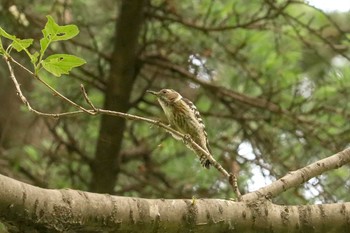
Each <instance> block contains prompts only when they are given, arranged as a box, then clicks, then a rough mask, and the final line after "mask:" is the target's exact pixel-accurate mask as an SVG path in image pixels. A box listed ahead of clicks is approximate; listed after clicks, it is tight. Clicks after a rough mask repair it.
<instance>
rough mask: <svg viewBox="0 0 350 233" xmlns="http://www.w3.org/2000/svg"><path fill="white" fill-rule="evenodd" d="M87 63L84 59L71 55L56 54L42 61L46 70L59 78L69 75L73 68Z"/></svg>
mask: <svg viewBox="0 0 350 233" xmlns="http://www.w3.org/2000/svg"><path fill="white" fill-rule="evenodd" d="M85 63H86V61H85V60H84V59H82V58H80V57H76V56H73V55H69V54H54V55H51V56H48V57H47V58H46V59H45V60H43V61H42V65H43V67H44V69H45V70H47V71H48V72H50V73H51V74H53V75H55V76H57V77H60V76H61V75H62V74H68V73H69V71H70V70H71V69H72V68H74V67H77V66H81V65H83V64H85Z"/></svg>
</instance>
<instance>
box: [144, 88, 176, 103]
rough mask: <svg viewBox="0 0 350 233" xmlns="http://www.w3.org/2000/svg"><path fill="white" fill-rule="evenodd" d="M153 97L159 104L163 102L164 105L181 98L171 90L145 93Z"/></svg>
mask: <svg viewBox="0 0 350 233" xmlns="http://www.w3.org/2000/svg"><path fill="white" fill-rule="evenodd" d="M147 92H148V93H151V94H153V95H155V96H157V98H158V100H159V102H163V103H165V104H171V103H174V102H176V101H178V100H180V99H181V98H182V96H181V95H180V94H179V93H178V92H176V91H174V90H173V89H162V90H160V91H158V92H157V91H147Z"/></svg>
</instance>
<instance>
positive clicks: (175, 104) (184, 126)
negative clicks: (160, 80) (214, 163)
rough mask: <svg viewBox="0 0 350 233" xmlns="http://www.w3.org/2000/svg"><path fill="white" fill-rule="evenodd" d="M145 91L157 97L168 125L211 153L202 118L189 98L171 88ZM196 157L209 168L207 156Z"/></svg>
mask: <svg viewBox="0 0 350 233" xmlns="http://www.w3.org/2000/svg"><path fill="white" fill-rule="evenodd" d="M147 92H148V93H151V94H153V95H155V96H156V97H157V99H158V102H159V104H160V106H161V107H162V109H163V111H164V113H165V115H166V117H167V118H168V121H169V123H170V125H171V126H172V127H173V128H174V129H176V130H178V131H179V132H181V133H183V134H188V135H190V136H191V138H192V139H193V141H195V142H196V143H197V144H198V145H199V146H201V147H202V148H203V149H204V150H205V151H207V152H208V153H210V154H211V151H210V147H209V143H208V136H207V132H206V131H205V125H204V123H203V119H202V118H201V115H200V113H199V111H198V110H197V108H196V106H195V105H194V104H193V103H192V102H191V101H190V100H188V99H186V98H184V97H182V96H181V95H180V94H179V93H178V92H176V91H174V90H172V89H162V90H160V91H158V92H156V91H147ZM198 157H199V160H200V162H201V164H202V166H203V167H205V168H207V169H209V168H210V165H211V164H210V161H209V160H208V159H207V156H206V155H205V154H201V155H198Z"/></svg>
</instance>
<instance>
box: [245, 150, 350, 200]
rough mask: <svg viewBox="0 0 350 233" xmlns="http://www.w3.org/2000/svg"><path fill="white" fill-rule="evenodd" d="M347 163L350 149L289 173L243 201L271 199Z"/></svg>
mask: <svg viewBox="0 0 350 233" xmlns="http://www.w3.org/2000/svg"><path fill="white" fill-rule="evenodd" d="M347 163H350V148H347V149H345V150H343V151H341V152H339V153H337V154H335V155H332V156H330V157H328V158H325V159H322V160H319V161H317V162H315V163H312V164H310V165H308V166H306V167H303V168H301V169H299V170H296V171H293V172H289V173H288V174H287V175H285V176H284V177H282V178H280V179H278V180H276V181H274V182H273V183H272V184H270V185H267V186H265V187H263V188H261V189H258V190H256V191H254V192H251V193H247V194H245V195H243V196H242V201H254V200H257V199H259V198H268V199H270V198H273V197H276V196H277V195H279V194H280V193H282V192H285V191H286V190H288V189H290V188H293V187H297V186H298V185H300V184H303V183H305V182H306V181H308V180H310V179H311V178H313V177H316V176H318V175H321V174H322V173H324V172H326V171H329V170H332V169H336V168H339V167H341V166H343V165H345V164H347Z"/></svg>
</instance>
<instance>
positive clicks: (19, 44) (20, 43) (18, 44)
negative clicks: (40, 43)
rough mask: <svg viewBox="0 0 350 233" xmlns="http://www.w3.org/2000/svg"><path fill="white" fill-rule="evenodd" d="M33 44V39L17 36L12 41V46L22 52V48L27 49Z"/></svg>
mask: <svg viewBox="0 0 350 233" xmlns="http://www.w3.org/2000/svg"><path fill="white" fill-rule="evenodd" d="M32 44H33V39H23V40H21V39H18V38H15V39H14V40H13V43H12V47H13V48H14V49H16V50H17V52H21V51H22V50H25V49H27V48H28V47H29V46H31V45H32Z"/></svg>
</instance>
